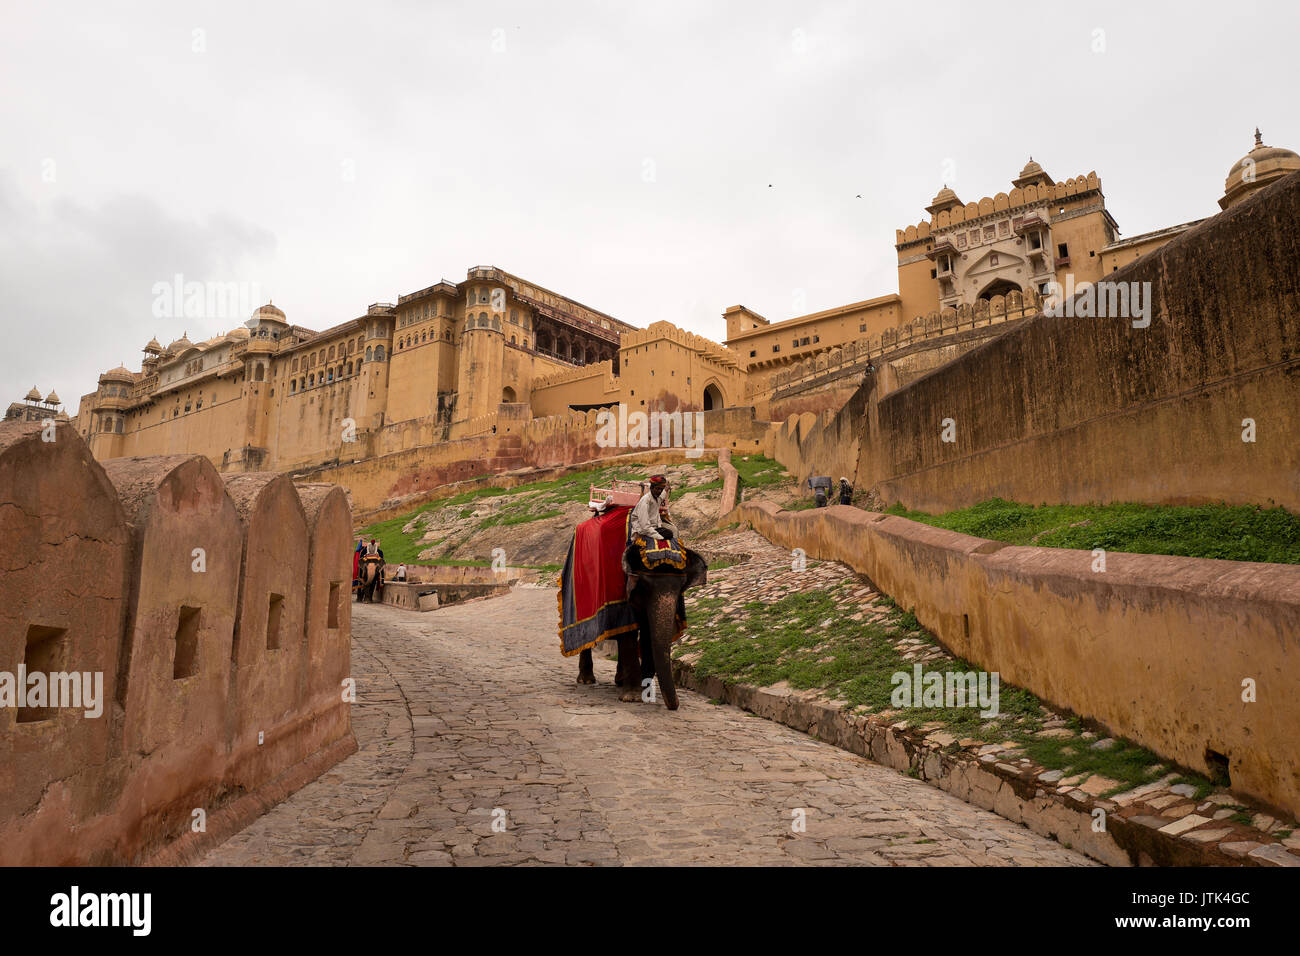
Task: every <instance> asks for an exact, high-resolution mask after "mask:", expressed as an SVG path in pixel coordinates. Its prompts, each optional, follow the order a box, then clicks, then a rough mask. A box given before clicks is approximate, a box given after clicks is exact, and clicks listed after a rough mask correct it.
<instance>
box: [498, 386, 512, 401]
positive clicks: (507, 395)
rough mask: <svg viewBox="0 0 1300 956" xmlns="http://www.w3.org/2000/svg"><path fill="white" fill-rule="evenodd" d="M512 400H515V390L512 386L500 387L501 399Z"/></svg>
mask: <svg viewBox="0 0 1300 956" xmlns="http://www.w3.org/2000/svg"><path fill="white" fill-rule="evenodd" d="M514 400H515V390H514V389H513V388H511V387H510V386H509V385H507V386H506V387H505V388H503V389H501V401H503V402H513V401H514Z"/></svg>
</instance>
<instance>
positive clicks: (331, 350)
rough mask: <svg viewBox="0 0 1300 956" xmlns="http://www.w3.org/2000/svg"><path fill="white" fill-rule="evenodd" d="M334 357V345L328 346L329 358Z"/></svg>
mask: <svg viewBox="0 0 1300 956" xmlns="http://www.w3.org/2000/svg"><path fill="white" fill-rule="evenodd" d="M333 357H334V346H332V345H331V346H330V358H333Z"/></svg>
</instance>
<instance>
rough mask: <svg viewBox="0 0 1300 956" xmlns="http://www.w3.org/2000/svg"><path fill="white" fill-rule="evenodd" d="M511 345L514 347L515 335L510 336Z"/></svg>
mask: <svg viewBox="0 0 1300 956" xmlns="http://www.w3.org/2000/svg"><path fill="white" fill-rule="evenodd" d="M510 344H511V345H514V344H515V337H514V336H513V335H512V336H510Z"/></svg>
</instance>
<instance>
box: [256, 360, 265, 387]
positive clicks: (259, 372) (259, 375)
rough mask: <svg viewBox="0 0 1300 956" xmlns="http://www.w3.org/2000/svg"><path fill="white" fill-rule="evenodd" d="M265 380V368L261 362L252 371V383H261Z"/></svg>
mask: <svg viewBox="0 0 1300 956" xmlns="http://www.w3.org/2000/svg"><path fill="white" fill-rule="evenodd" d="M265 380H266V366H264V365H263V364H262V363H261V362H258V363H257V368H255V369H253V381H254V382H262V381H265Z"/></svg>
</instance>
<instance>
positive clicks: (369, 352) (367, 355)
mask: <svg viewBox="0 0 1300 956" xmlns="http://www.w3.org/2000/svg"><path fill="white" fill-rule="evenodd" d="M372 352H373V349H372V348H371V347H370V346H369V345H367V346H366V361H367V362H369V361H370V359H371V358H372V357H373V355H372Z"/></svg>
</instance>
